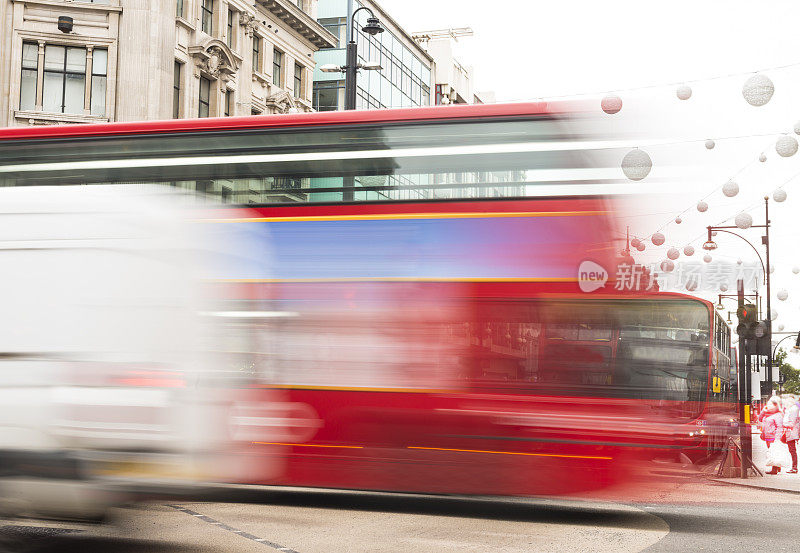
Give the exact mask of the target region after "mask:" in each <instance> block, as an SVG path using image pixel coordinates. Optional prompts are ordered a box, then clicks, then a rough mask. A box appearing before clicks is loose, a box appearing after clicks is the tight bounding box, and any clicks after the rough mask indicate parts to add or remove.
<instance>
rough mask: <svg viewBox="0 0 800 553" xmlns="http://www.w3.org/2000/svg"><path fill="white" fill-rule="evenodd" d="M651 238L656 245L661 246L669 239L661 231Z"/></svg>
mask: <svg viewBox="0 0 800 553" xmlns="http://www.w3.org/2000/svg"><path fill="white" fill-rule="evenodd" d="M650 240H651V241H652V242H653V245H654V246H660V245H661V244H663V243H664V242H665V241H666V240H667V239H666V238H664V235H663V234H661V233H660V232H657V233H655V234H654V235H653V236H651V237H650Z"/></svg>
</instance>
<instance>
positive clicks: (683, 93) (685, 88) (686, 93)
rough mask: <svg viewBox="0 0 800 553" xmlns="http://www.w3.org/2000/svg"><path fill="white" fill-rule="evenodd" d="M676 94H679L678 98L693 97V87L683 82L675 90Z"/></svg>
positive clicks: (686, 98)
mask: <svg viewBox="0 0 800 553" xmlns="http://www.w3.org/2000/svg"><path fill="white" fill-rule="evenodd" d="M675 94H676V95H677V96H678V100H688V99H689V98H691V97H692V87H690V86H689V85H685V84H682V85H681V86H679V87H678V88H677V90H675Z"/></svg>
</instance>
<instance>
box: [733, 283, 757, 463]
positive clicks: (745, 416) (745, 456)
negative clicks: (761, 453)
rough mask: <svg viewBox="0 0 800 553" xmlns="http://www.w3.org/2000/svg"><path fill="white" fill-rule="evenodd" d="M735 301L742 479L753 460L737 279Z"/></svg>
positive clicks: (741, 289)
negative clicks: (737, 317)
mask: <svg viewBox="0 0 800 553" xmlns="http://www.w3.org/2000/svg"><path fill="white" fill-rule="evenodd" d="M736 291H737V300H738V303H739V309H738V310H737V313H738V314H739V326H738V330H739V348H738V352H737V353H738V357H739V374H738V376H739V440H740V443H741V444H742V478H747V477H748V471H749V469H750V465H751V464H752V461H751V459H752V458H753V433H752V429H751V427H750V398H751V397H752V395H751V394H752V391H751V390H750V386H751V381H752V377H751V374H750V370H749V366H748V364H747V355H746V353H745V348H746V346H745V343H744V342H745V341H746V340H747V338H745V335H746V332H744V329H743V327H744V326H745V323H744V320H743V319H742V318H741V313H742V312H743V311H744V280H742V279H739V280H737V281H736Z"/></svg>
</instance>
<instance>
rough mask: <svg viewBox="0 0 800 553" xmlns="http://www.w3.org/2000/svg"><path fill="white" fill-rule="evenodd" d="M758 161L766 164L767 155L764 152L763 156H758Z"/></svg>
mask: <svg viewBox="0 0 800 553" xmlns="http://www.w3.org/2000/svg"><path fill="white" fill-rule="evenodd" d="M758 161H760V162H761V163H764V162H765V161H767V154H765V153H764V152H761V155H760V156H758Z"/></svg>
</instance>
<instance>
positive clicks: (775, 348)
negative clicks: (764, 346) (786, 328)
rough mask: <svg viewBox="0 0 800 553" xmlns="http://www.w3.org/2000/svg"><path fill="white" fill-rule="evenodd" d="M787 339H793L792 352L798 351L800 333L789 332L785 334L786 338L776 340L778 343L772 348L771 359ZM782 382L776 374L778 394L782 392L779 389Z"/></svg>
mask: <svg viewBox="0 0 800 553" xmlns="http://www.w3.org/2000/svg"><path fill="white" fill-rule="evenodd" d="M787 338H795V345H794V346H793V347H792V349H793V350H795V351H797V350H798V349H800V332H790V333H789V334H787V335H786V336H784V337H783V338H781V339H780V340H778V343H777V344H775V347H774V348H772V358H773V359H774V358H775V354H776V353H777V352H778V346H780V345H781V342H783V341H784V340H786V339H787ZM782 380H783V379H782V378H781V375H780V373H779V374H778V392H782V390H781V389H780V387H781V382H782Z"/></svg>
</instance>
